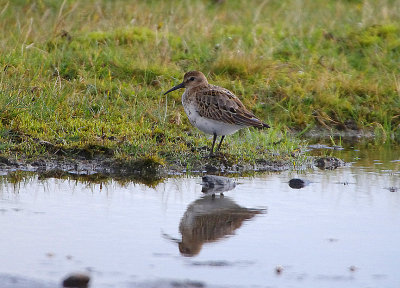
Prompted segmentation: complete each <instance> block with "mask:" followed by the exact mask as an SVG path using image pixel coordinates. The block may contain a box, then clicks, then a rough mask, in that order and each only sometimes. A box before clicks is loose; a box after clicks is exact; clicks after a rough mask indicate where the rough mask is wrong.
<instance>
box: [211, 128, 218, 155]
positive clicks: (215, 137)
mask: <svg viewBox="0 0 400 288" xmlns="http://www.w3.org/2000/svg"><path fill="white" fill-rule="evenodd" d="M215 140H217V133H214V137H213V144H212V146H211V151H210V157H212V156H214V154H213V151H214V145H215Z"/></svg>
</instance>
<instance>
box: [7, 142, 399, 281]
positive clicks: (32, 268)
mask: <svg viewBox="0 0 400 288" xmlns="http://www.w3.org/2000/svg"><path fill="white" fill-rule="evenodd" d="M314 152H315V153H318V151H317V150H315V151H314ZM332 153H333V154H334V155H335V156H338V157H342V158H344V159H345V160H346V161H348V162H351V165H349V166H346V167H342V168H338V169H336V170H328V171H326V170H318V169H315V170H305V171H297V172H282V173H265V174H257V175H256V176H255V177H251V178H241V177H238V178H234V180H235V181H236V182H237V183H238V185H237V186H236V187H235V188H234V189H233V190H231V191H228V192H225V193H224V197H221V196H219V194H217V195H216V197H215V198H212V197H211V195H204V194H203V193H202V191H201V190H202V187H201V185H200V183H201V177H200V176H198V177H183V178H169V179H166V180H164V181H163V182H162V183H160V184H158V185H156V186H155V187H148V186H145V185H142V184H135V183H132V182H127V183H121V182H117V181H113V180H110V181H108V182H106V183H102V184H94V183H90V182H82V181H75V180H65V179H64V180H63V179H54V178H52V179H44V180H41V178H40V177H39V176H37V175H35V174H33V175H30V174H29V175H25V176H24V177H22V179H21V180H20V181H15V180H12V179H14V178H10V176H1V177H0V178H1V179H0V181H1V183H0V227H1V237H0V258H1V259H2V261H0V280H1V279H2V281H1V282H2V283H3V284H2V286H1V287H60V285H61V284H60V283H61V279H63V277H65V276H66V275H68V274H69V273H71V272H85V273H87V274H89V275H90V277H91V287H96V288H97V287H400V273H399V268H398V267H399V264H400V246H399V243H400V189H399V187H400V172H399V171H400V150H399V149H395V148H390V149H388V148H384V147H381V148H379V149H360V148H357V147H351V146H350V147H348V148H346V149H344V150H341V151H332ZM292 178H301V179H304V180H306V183H308V185H306V186H305V187H304V188H302V189H293V188H291V187H290V186H289V185H288V181H289V180H290V179H292ZM179 285H180V286H179ZM185 285H186V286H185Z"/></svg>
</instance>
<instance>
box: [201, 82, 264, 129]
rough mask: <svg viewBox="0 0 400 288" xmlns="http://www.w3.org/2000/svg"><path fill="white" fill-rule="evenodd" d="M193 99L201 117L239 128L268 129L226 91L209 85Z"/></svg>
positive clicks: (237, 99)
mask: <svg viewBox="0 0 400 288" xmlns="http://www.w3.org/2000/svg"><path fill="white" fill-rule="evenodd" d="M195 97H196V100H197V103H198V112H199V114H200V116H202V117H206V118H209V119H213V120H217V121H222V122H225V123H229V124H233V125H239V126H251V127H256V128H264V127H265V128H269V126H268V125H267V124H265V123H263V122H262V121H261V120H260V119H258V118H257V117H256V116H255V115H254V114H253V113H252V112H250V111H249V110H247V109H246V107H245V106H244V105H243V103H242V102H240V100H239V98H237V97H236V96H235V95H234V94H233V93H232V92H230V91H229V90H227V89H224V88H221V87H216V86H211V85H210V86H209V87H207V89H202V90H200V91H197V93H196V95H195Z"/></svg>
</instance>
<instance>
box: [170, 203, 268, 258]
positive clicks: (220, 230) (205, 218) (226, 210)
mask: <svg viewBox="0 0 400 288" xmlns="http://www.w3.org/2000/svg"><path fill="white" fill-rule="evenodd" d="M261 213H265V209H248V208H244V207H241V206H239V205H237V204H236V203H235V202H234V201H233V200H231V199H229V198H228V197H224V198H213V197H209V196H203V197H202V198H200V199H198V200H196V201H194V202H193V203H192V204H190V205H189V207H188V208H187V210H186V212H185V214H184V215H183V217H182V219H181V222H180V225H179V231H180V233H181V234H182V241H179V240H175V239H173V240H175V241H176V242H178V243H179V251H180V252H181V254H182V255H184V256H189V257H190V256H195V255H197V254H198V253H199V252H200V250H201V248H202V246H203V244H204V243H209V242H215V241H218V240H219V239H221V238H223V237H224V236H226V235H233V234H234V231H235V230H236V229H238V228H239V227H240V226H241V225H242V224H243V221H245V220H250V219H251V218H253V217H254V216H255V215H257V214H261ZM170 239H171V238H170Z"/></svg>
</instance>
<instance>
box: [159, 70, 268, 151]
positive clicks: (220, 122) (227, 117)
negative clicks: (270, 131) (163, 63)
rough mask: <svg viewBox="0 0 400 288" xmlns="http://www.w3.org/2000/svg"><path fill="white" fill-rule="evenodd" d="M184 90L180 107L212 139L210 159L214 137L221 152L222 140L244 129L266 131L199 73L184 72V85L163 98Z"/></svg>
mask: <svg viewBox="0 0 400 288" xmlns="http://www.w3.org/2000/svg"><path fill="white" fill-rule="evenodd" d="M180 88H185V89H186V90H185V92H184V93H183V94H182V104H183V108H184V109H185V112H186V115H187V116H188V118H189V121H190V123H192V125H193V126H195V127H197V128H198V129H199V130H201V131H203V132H204V133H207V134H211V135H213V137H214V138H213V143H212V146H211V151H210V156H213V151H214V145H215V141H216V139H217V136H221V140H220V142H219V145H218V147H217V150H216V151H218V150H219V149H220V148H221V144H222V140H224V138H225V136H226V135H230V134H233V133H235V132H236V131H238V130H239V129H242V128H245V127H256V128H269V125H267V124H265V123H263V122H262V121H261V120H260V119H258V118H257V117H256V116H255V115H254V114H253V113H252V112H250V111H249V110H247V109H246V107H245V106H244V105H243V103H242V102H241V101H240V100H239V98H238V97H236V96H235V94H233V93H232V92H231V91H229V90H228V89H225V88H222V87H219V86H215V85H211V84H209V83H208V81H207V78H206V77H205V76H204V74H203V73H201V72H200V71H190V72H187V73H186V74H185V75H184V77H183V82H182V83H180V84H178V85H176V86H175V87H173V88H171V89H170V90H168V91H167V92H165V93H164V95H166V94H168V93H170V92H172V91H174V90H177V89H180Z"/></svg>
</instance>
